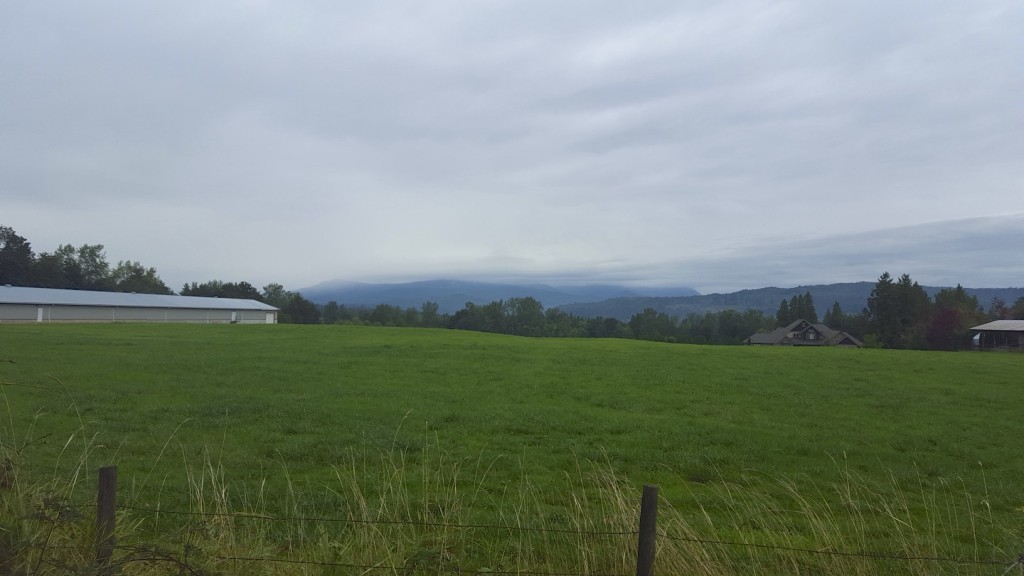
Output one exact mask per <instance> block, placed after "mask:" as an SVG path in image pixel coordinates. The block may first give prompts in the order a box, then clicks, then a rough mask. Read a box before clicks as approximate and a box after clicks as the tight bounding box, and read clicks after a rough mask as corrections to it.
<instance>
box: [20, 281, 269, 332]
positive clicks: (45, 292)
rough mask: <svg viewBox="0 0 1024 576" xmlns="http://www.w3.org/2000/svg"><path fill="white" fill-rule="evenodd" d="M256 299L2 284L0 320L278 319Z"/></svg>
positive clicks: (262, 321)
mask: <svg viewBox="0 0 1024 576" xmlns="http://www.w3.org/2000/svg"><path fill="white" fill-rule="evenodd" d="M277 313H278V309H277V308H275V307H273V306H270V305H268V304H264V303H263V302H259V301H256V300H242V299H237V298H207V297H201V296H165V295H162V294H126V293H123V292H93V291H89V290H55V289H52V288H25V287H20V286H0V323H2V322H190V323H206V324H214V323H217V324H228V323H233V324H276V323H277Z"/></svg>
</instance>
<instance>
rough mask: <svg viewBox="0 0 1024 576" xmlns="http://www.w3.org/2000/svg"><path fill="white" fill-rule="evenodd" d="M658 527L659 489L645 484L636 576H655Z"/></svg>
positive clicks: (641, 502)
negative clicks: (655, 540)
mask: <svg viewBox="0 0 1024 576" xmlns="http://www.w3.org/2000/svg"><path fill="white" fill-rule="evenodd" d="M657 526H658V487H657V486H654V485H652V484H644V494H643V497H642V498H641V500H640V540H639V543H638V544H637V548H636V576H654V538H655V535H656V533H657V530H656V529H657Z"/></svg>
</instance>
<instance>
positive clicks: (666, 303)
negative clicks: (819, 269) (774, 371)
mask: <svg viewBox="0 0 1024 576" xmlns="http://www.w3.org/2000/svg"><path fill="white" fill-rule="evenodd" d="M874 287H875V283H874V282H851V283H844V284H821V285H815V286H796V287H794V288H774V287H772V288H758V289H756V290H740V291H739V292H732V293H729V294H703V295H696V296H680V297H669V298H650V297H627V298H612V299H609V300H604V301H602V302H593V303H588V304H565V305H562V306H558V308H559V309H560V310H562V311H564V312H568V313H569V314H573V315H576V316H582V317H585V318H596V317H598V316H603V317H605V318H618V319H619V320H622V321H627V320H629V319H630V318H631V317H632V316H633V315H634V314H637V313H639V312H643V310H644V309H646V308H653V309H654V310H656V311H658V312H664V313H666V314H668V315H669V316H675V317H678V318H685V317H686V316H688V315H689V314H704V313H706V312H720V311H722V310H740V311H742V310H760V311H761V312H764V313H765V314H775V312H776V311H777V310H778V309H779V303H780V302H782V300H789V299H790V298H792V297H793V296H796V295H800V294H805V293H807V292H810V293H811V297H812V298H814V306H815V308H816V309H817V311H818V314H819V316H820V315H822V314H824V313H825V311H826V310H828V309H830V308H831V307H832V304H833V303H834V302H838V303H839V306H840V307H841V308H842V309H843V312H845V313H846V314H859V313H860V312H861V310H863V309H864V308H865V307H866V306H867V302H868V297H870V296H871V290H872V289H873V288H874ZM924 289H925V291H926V292H927V293H928V295H929V296H934V295H935V294H936V293H938V292H939V290H941V289H942V288H940V287H933V286H924ZM966 290H967V292H968V293H969V294H971V295H972V296H975V297H977V298H978V303H979V304H981V305H982V306H983V307H984V308H985V309H986V310H987V309H988V307H989V306H990V305H991V303H992V300H993V298H999V299H1001V300H1003V301H1004V302H1007V303H1011V304H1012V303H1013V302H1015V301H1016V300H1017V299H1018V298H1020V297H1024V288H967V289H966Z"/></svg>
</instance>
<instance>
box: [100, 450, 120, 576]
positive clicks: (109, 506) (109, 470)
mask: <svg viewBox="0 0 1024 576" xmlns="http://www.w3.org/2000/svg"><path fill="white" fill-rule="evenodd" d="M116 512H117V466H106V467H104V468H100V482H99V488H98V489H97V490H96V562H97V564H100V565H104V564H106V563H108V562H109V561H110V557H111V556H113V555H114V546H116V545H117V540H116V539H115V537H114V521H115V520H114V518H115V513H116Z"/></svg>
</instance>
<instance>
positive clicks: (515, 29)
mask: <svg viewBox="0 0 1024 576" xmlns="http://www.w3.org/2000/svg"><path fill="white" fill-rule="evenodd" d="M1022 25H1024V8H1022V7H1021V6H1020V4H1019V3H1017V2H1011V1H1000V0H985V1H981V2H976V3H971V4H970V5H962V6H961V5H953V6H951V5H941V6H939V5H935V4H934V3H930V2H923V1H920V2H914V1H908V2H898V3H895V4H894V3H892V2H875V1H868V2H857V3H849V2H832V1H825V2H810V1H800V0H796V1H793V2H783V3H770V4H765V3H762V2H754V1H729V2H685V3H677V2H654V3H643V5H640V6H630V5H626V4H622V3H615V2H581V1H579V2H566V3H558V4H554V5H553V4H551V3H537V2H529V1H526V2H489V3H479V2H458V1H453V2H437V3H427V4H408V3H399V2H390V1H385V2H375V3H372V4H368V5H358V4H355V3H349V2H314V1H305V2H289V3H279V2H263V3H228V4H214V5H210V4H208V3H207V4H203V3H189V2H185V3H180V2H177V3H167V2H151V3H142V4H140V3H134V2H125V1H121V2H112V3H106V4H104V5H103V7H102V9H98V8H97V7H96V6H94V5H83V4H80V3H74V2H62V1H58V2H50V3H8V4H6V5H4V6H3V7H0V53H2V54H3V55H4V56H2V57H0V79H3V81H4V96H3V101H2V103H0V193H2V195H3V205H4V210H3V216H0V223H3V224H6V225H11V226H13V227H15V229H17V230H18V231H19V232H20V233H22V234H23V235H25V236H27V237H29V239H30V240H32V241H33V243H34V244H35V246H36V247H37V249H52V248H53V247H55V246H56V244H58V243H60V242H71V243H76V244H77V243H83V242H91V243H96V242H100V243H104V244H105V245H107V247H108V253H109V254H110V255H111V256H115V257H124V258H132V259H141V260H143V261H144V262H145V263H146V264H148V265H153V266H156V267H157V268H158V269H159V270H160V272H161V274H162V275H163V276H164V277H165V278H167V279H168V281H169V282H170V283H172V284H175V285H176V284H179V283H182V282H185V281H191V280H203V279H207V278H209V277H224V278H227V279H231V278H238V279H243V278H245V279H250V281H253V282H254V283H259V282H269V281H280V282H283V283H285V284H286V285H290V286H294V287H299V286H301V285H308V284H312V283H315V282H317V281H320V280H323V279H325V278H330V277H343V278H349V279H353V280H360V279H379V278H383V277H387V278H396V277H406V278H423V277H431V276H437V275H441V274H447V275H450V274H460V275H464V276H465V275H508V276H514V275H549V276H551V277H566V278H587V277H593V278H600V277H605V276H608V277H611V276H616V275H618V276H621V277H623V278H626V279H634V278H635V279H637V280H639V279H645V278H646V279H649V280H651V281H668V280H671V281H676V280H677V279H678V280H680V281H681V282H682V283H687V284H694V285H698V286H708V287H753V286H758V285H761V284H765V283H773V282H775V281H776V280H774V279H776V278H780V275H778V274H777V272H776V271H773V270H776V269H773V268H772V267H766V266H757V265H755V264H757V263H758V262H760V261H762V260H764V259H766V258H767V259H768V260H769V261H770V260H771V259H773V258H774V259H776V260H778V264H779V266H778V267H777V269H782V268H788V269H790V270H808V273H807V274H811V275H813V274H816V273H815V272H811V270H815V269H817V270H821V269H822V267H821V266H820V265H819V263H820V262H821V260H820V258H821V257H822V254H825V252H820V251H818V252H816V251H813V250H812V252H805V251H804V250H805V248H802V247H803V246H807V247H814V246H817V247H819V248H817V249H816V250H823V248H820V247H823V246H832V247H833V249H834V252H835V253H836V254H838V256H837V257H838V258H840V259H841V260H843V261H844V262H849V264H848V265H847V266H845V267H836V268H833V270H834V272H835V273H836V274H838V275H842V276H843V277H844V278H846V274H847V273H853V271H854V270H856V272H857V273H858V274H868V275H869V278H874V277H875V276H877V274H878V273H879V271H878V270H875V269H870V268H872V267H876V265H877V264H878V263H882V262H886V261H890V262H897V263H898V262H901V261H906V262H907V264H916V265H917V267H918V268H919V269H921V270H934V273H935V274H936V275H939V269H940V268H941V267H942V266H944V265H947V264H948V263H949V262H950V260H949V259H946V258H943V257H942V255H941V254H938V253H936V252H934V251H930V250H926V249H925V248H926V247H927V244H923V243H922V244H914V243H910V244H907V243H906V242H902V243H901V242H895V241H893V242H888V241H887V242H882V243H877V244H876V243H870V245H871V246H877V248H870V249H865V248H863V246H864V245H865V244H864V242H858V244H859V245H861V246H862V247H861V248H859V250H861V252H855V253H847V249H845V248H844V247H843V245H842V243H841V242H839V240H835V239H837V238H838V239H847V240H850V241H851V242H852V241H853V240H861V241H866V239H867V238H869V237H871V235H872V234H875V232H871V231H875V230H898V229H907V230H918V229H919V228H915V227H916V226H927V225H928V224H929V223H936V222H950V221H974V220H964V219H968V218H993V217H1000V216H1007V215H1014V214H1020V213H1024V193H1022V192H1024V190H1022V184H1024V173H1022V162H1021V160H1020V158H1021V154H1020V153H1021V151H1022V150H1024V133H1022V132H1021V131H1020V130H1019V126H1020V121H1021V119H1022V118H1024V101H1022V100H1021V99H1020V94H1021V93H1024V72H1022V70H1021V68H1020V66H1019V62H1020V61H1021V59H1022V57H1024V40H1022V38H1021V35H1020V34H1019V30H1020V29H1021V28H1022ZM1000 221H1001V222H1002V221H1003V220H1000ZM1005 222H1010V223H1015V224H1013V225H1016V224H1019V220H1015V219H1013V218H1009V219H1008V220H1005ZM936 226H939V225H938V224H936ZM949 226H952V228H953V229H955V231H956V233H957V234H961V233H962V234H967V232H965V231H964V230H961V228H960V224H956V225H950V224H942V225H941V227H942V228H943V229H945V228H947V227H949ZM889 236H893V235H892V234H889ZM895 236H900V235H899V234H896V235H895ZM972 237H973V236H972ZM751 238H756V239H758V241H757V242H754V243H751V242H749V239H751ZM830 242H839V243H838V244H829V243H830ZM767 245H771V246H775V247H777V248H778V249H777V250H773V251H772V252H771V253H770V254H766V253H764V252H760V251H759V250H761V247H763V246H767ZM1018 245H1019V244H1018ZM806 250H811V248H806ZM744 254H746V255H747V256H744ZM911 258H914V259H917V260H911ZM929 258H930V259H931V260H928V259H929ZM802 259H804V260H802ZM901 259H903V260H901ZM730 262H733V263H735V262H747V263H748V264H749V265H746V266H736V265H730V264H729V263H730ZM802 262H810V263H811V265H808V264H801V263H802ZM972 262H974V263H975V264H976V269H971V268H970V266H971V263H972ZM673 263H676V264H673ZM679 263H683V264H679ZM957 264H958V268H957V271H960V270H962V271H964V272H969V273H972V274H973V273H974V272H977V276H978V277H979V278H980V277H987V278H991V281H992V282H995V281H1001V282H1010V281H1011V280H1012V279H1013V278H1016V277H1020V276H1021V275H1022V273H1024V269H1022V267H1021V265H1020V264H1018V263H1017V262H1016V261H1015V259H1013V258H1009V259H1002V260H1000V259H991V260H990V259H988V258H987V257H985V255H984V254H975V255H973V256H971V257H967V256H966V255H965V256H964V259H963V260H962V261H958V262H957ZM858 266H862V268H858ZM680 270H681V271H684V272H686V273H688V274H691V275H692V276H693V279H686V278H682V277H681V276H680V275H679V274H677V273H676V272H678V271H680ZM908 272H910V273H911V274H912V275H913V271H910V270H908ZM929 273H933V272H929ZM838 279H839V278H837V280H838ZM856 279H865V278H864V277H863V276H861V277H858V278H856ZM822 280H823V281H824V280H828V279H827V278H823V279H822ZM958 281H962V282H965V283H966V282H967V280H966V279H965V280H958Z"/></svg>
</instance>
